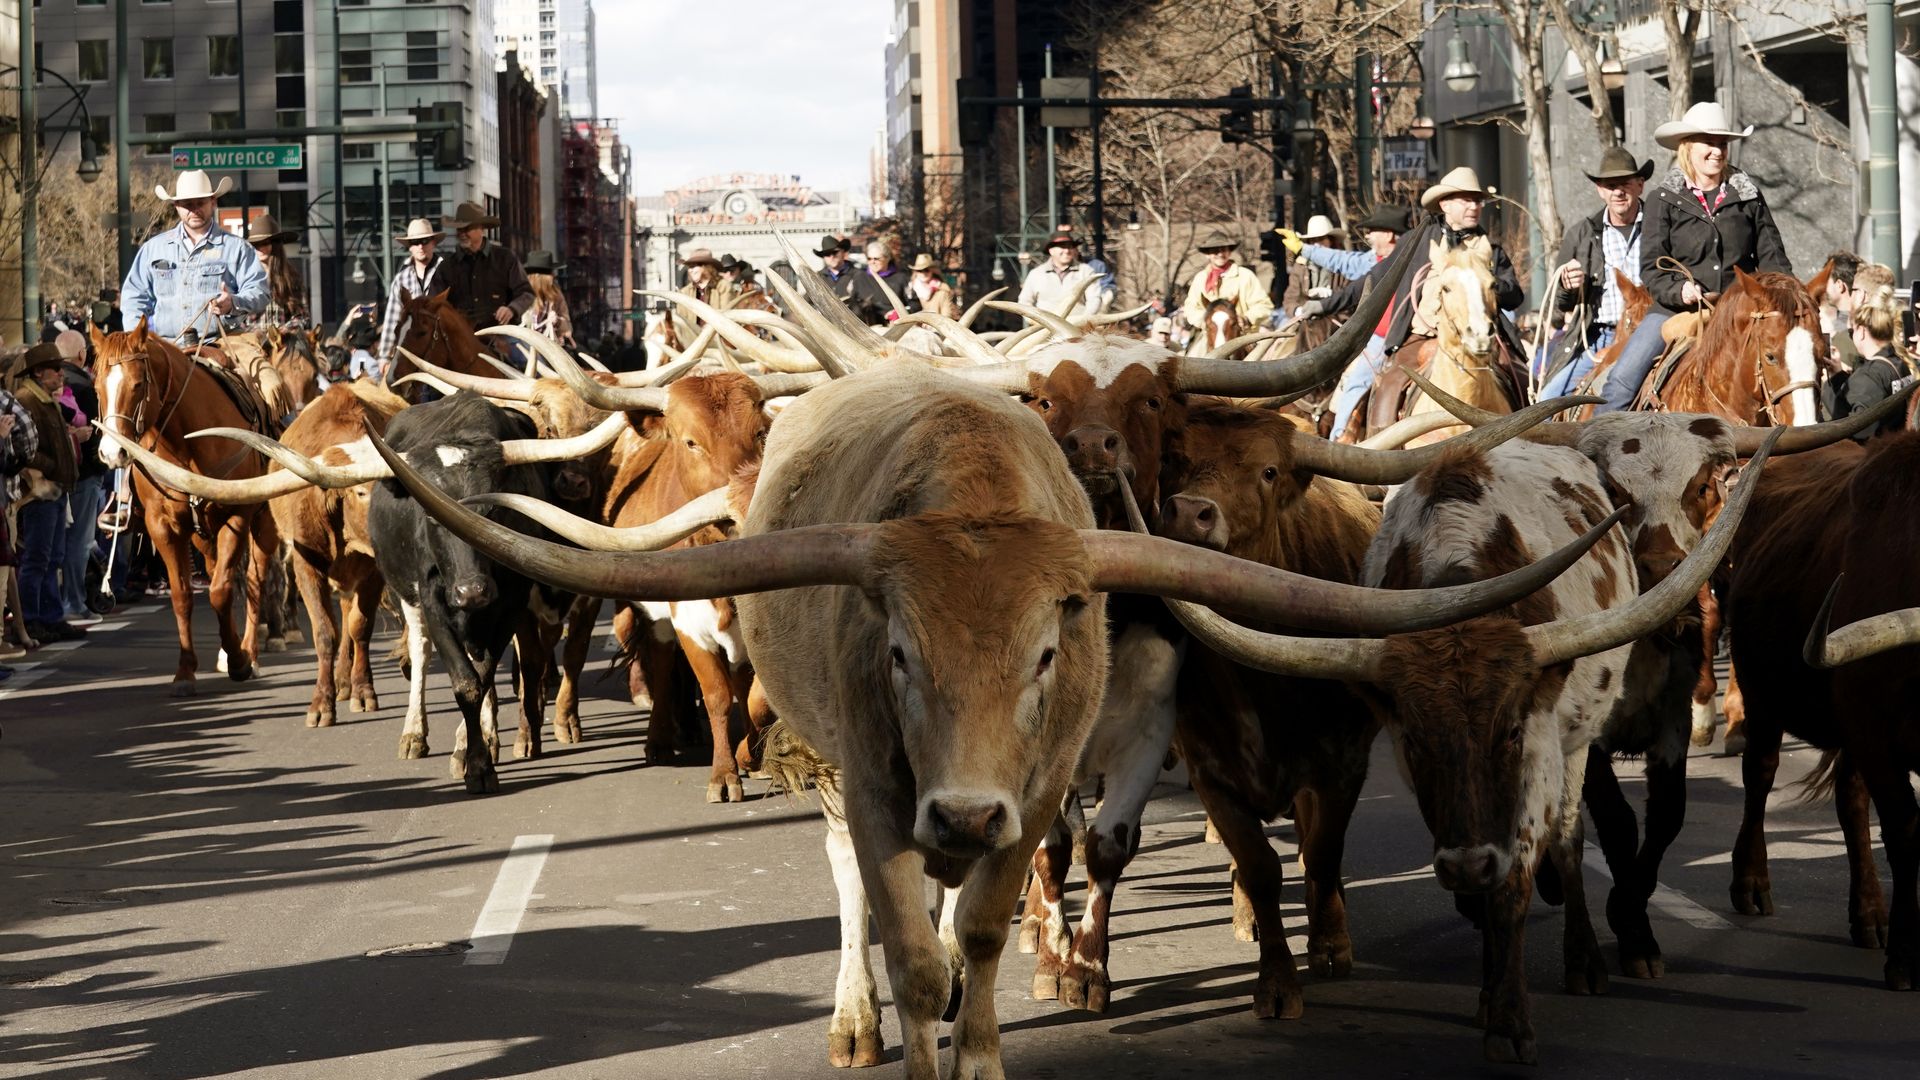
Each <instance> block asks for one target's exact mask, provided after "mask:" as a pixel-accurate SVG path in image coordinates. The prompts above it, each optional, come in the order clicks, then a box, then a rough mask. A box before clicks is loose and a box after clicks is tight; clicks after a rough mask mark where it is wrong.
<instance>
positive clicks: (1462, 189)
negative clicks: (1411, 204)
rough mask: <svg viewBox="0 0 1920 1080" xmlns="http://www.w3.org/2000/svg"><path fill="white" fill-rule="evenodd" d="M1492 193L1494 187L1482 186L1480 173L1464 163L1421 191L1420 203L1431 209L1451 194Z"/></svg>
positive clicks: (1483, 194)
mask: <svg viewBox="0 0 1920 1080" xmlns="http://www.w3.org/2000/svg"><path fill="white" fill-rule="evenodd" d="M1491 194H1493V189H1492V188H1490V187H1482V186H1481V185H1480V174H1479V173H1477V172H1474V171H1473V170H1472V169H1471V168H1469V167H1468V166H1465V165H1462V166H1460V167H1459V168H1457V169H1455V170H1453V171H1452V172H1450V173H1448V174H1447V175H1445V176H1443V177H1441V178H1440V182H1439V183H1437V184H1435V185H1433V186H1432V187H1430V188H1428V189H1427V190H1425V191H1423V192H1421V193H1420V205H1421V206H1422V207H1424V208H1426V209H1428V210H1431V209H1433V208H1434V205H1435V204H1437V203H1438V202H1439V201H1440V200H1441V199H1444V198H1446V197H1447V196H1449V195H1479V196H1482V197H1485V196H1487V195H1491Z"/></svg>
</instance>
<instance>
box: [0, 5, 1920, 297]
mask: <svg viewBox="0 0 1920 1080" xmlns="http://www.w3.org/2000/svg"><path fill="white" fill-rule="evenodd" d="M22 10H24V8H23V9H22ZM1898 107H1899V106H1898V98H1897V96H1896V92H1895V86H1894V49H1893V0H1867V147H1868V149H1867V220H1868V222H1869V227H1868V236H1867V250H1868V251H1870V252H1872V253H1873V261H1874V262H1877V263H1880V264H1882V265H1885V266H1891V267H1893V268H1894V269H1895V271H1896V272H1897V271H1898V270H1899V269H1900V268H1901V266H1902V265H1903V264H1904V262H1905V260H1903V259H1902V258H1901V257H1900V117H1899V112H1898Z"/></svg>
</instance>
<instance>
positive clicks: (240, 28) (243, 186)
mask: <svg viewBox="0 0 1920 1080" xmlns="http://www.w3.org/2000/svg"><path fill="white" fill-rule="evenodd" d="M122 2H123V3H124V2H125V0H122ZM233 64H234V74H235V75H236V76H237V77H238V78H239V90H240V127H241V128H242V129H243V130H244V129H245V128H246V126H247V17H246V15H244V14H242V12H241V5H240V4H239V3H237V2H236V3H235V4H234V5H233ZM252 175H253V170H252V169H241V170H240V235H241V236H245V235H246V234H247V219H248V217H249V214H248V213H247V208H248V207H249V206H251V205H252V204H253V192H252V190H251V186H252V185H250V184H249V183H248V178H249V177H251V176H252Z"/></svg>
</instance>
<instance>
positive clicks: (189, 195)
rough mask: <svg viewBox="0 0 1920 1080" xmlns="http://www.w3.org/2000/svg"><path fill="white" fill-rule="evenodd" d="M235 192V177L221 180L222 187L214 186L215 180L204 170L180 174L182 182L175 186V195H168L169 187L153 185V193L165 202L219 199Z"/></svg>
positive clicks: (225, 177)
mask: <svg viewBox="0 0 1920 1080" xmlns="http://www.w3.org/2000/svg"><path fill="white" fill-rule="evenodd" d="M232 190H233V177H231V176H223V177H221V178H220V186H219V187H214V186H213V178H212V177H210V176H208V175H207V174H206V171H205V170H202V169H188V170H187V171H186V172H183V173H181V174H180V180H179V182H178V183H176V184H175V185H174V193H173V194H172V195H169V194H167V185H165V184H155V185H153V193H154V194H155V195H158V196H159V197H160V199H161V201H163V202H170V203H173V202H185V201H187V200H189V199H217V198H219V197H220V196H222V195H225V194H226V193H227V192H229V191H232Z"/></svg>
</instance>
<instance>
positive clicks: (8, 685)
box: [0, 668, 53, 699]
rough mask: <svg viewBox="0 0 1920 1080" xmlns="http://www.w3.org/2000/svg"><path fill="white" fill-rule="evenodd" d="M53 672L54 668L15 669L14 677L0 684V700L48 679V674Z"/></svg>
mask: <svg viewBox="0 0 1920 1080" xmlns="http://www.w3.org/2000/svg"><path fill="white" fill-rule="evenodd" d="M52 670H53V669H52V668H33V669H31V670H22V669H20V668H15V669H13V677H12V678H10V679H8V680H7V681H6V682H3V683H0V699H4V698H6V696H7V695H8V694H11V693H14V692H15V691H18V690H25V689H26V688H27V687H29V686H32V685H33V684H34V683H37V682H39V681H40V680H41V679H44V678H46V677H47V674H48V673H49V672H51V671H52Z"/></svg>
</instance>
